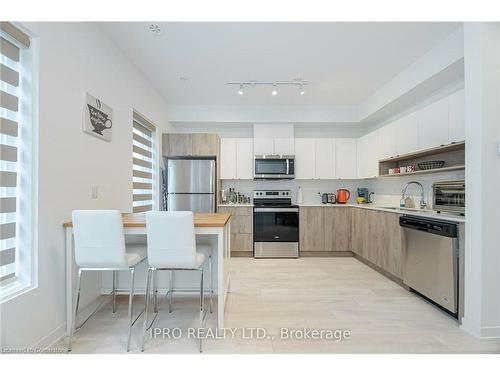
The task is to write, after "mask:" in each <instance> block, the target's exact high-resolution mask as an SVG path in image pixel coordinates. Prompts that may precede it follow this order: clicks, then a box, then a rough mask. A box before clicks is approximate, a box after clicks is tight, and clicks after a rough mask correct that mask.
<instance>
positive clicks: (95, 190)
mask: <svg viewBox="0 0 500 375" xmlns="http://www.w3.org/2000/svg"><path fill="white" fill-rule="evenodd" d="M98 197H99V187H98V186H97V185H92V186H91V187H90V199H97V198H98Z"/></svg>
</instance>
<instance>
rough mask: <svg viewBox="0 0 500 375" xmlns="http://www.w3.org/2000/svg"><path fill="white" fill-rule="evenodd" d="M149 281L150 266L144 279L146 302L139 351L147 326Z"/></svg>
mask: <svg viewBox="0 0 500 375" xmlns="http://www.w3.org/2000/svg"><path fill="white" fill-rule="evenodd" d="M150 281H151V268H148V278H147V281H146V302H145V303H144V324H143V326H142V343H141V352H143V351H144V343H145V341H146V332H147V327H148V307H149V284H150Z"/></svg>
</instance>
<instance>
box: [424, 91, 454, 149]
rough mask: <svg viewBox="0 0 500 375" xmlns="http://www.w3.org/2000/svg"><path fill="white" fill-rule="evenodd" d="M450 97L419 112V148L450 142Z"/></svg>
mask: <svg viewBox="0 0 500 375" xmlns="http://www.w3.org/2000/svg"><path fill="white" fill-rule="evenodd" d="M448 102H449V100H448V98H447V97H446V98H444V99H441V100H439V101H437V102H435V103H432V104H431V105H428V106H427V107H425V108H422V109H421V110H420V111H419V112H418V148H419V150H425V149H428V148H433V147H438V146H441V145H445V144H448V143H449V136H448V119H449V116H448V112H449V109H448Z"/></svg>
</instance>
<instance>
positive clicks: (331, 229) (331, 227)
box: [323, 207, 351, 251]
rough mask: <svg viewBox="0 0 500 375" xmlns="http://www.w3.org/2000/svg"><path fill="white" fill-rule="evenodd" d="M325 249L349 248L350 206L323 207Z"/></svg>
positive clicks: (345, 249) (341, 249) (347, 249)
mask: <svg viewBox="0 0 500 375" xmlns="http://www.w3.org/2000/svg"><path fill="white" fill-rule="evenodd" d="M323 209H324V233H325V251H350V250H351V208H350V207H325V208H323Z"/></svg>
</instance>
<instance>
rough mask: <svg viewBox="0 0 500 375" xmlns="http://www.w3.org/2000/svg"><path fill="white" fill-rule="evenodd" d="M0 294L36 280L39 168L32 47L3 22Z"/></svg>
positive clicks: (5, 295)
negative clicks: (36, 164)
mask: <svg viewBox="0 0 500 375" xmlns="http://www.w3.org/2000/svg"><path fill="white" fill-rule="evenodd" d="M0 26H1V27H0V298H1V301H2V302H3V301H6V300H7V299H10V298H12V297H13V296H15V295H17V294H18V293H19V292H21V291H24V290H27V288H30V287H32V286H34V285H35V281H36V277H35V272H36V267H34V262H35V255H36V252H35V240H34V237H35V228H36V226H35V220H36V218H35V208H36V204H35V203H36V201H35V200H36V186H35V177H36V168H35V158H34V157H33V155H34V154H35V152H34V151H35V146H36V142H35V136H36V132H35V131H34V123H35V121H34V113H35V111H34V110H33V108H34V107H33V103H34V100H33V93H34V92H35V90H34V81H33V66H34V64H33V48H32V47H31V48H30V44H31V41H30V38H29V37H28V36H27V35H26V34H25V33H24V32H23V31H21V30H20V29H19V28H17V27H16V26H14V25H13V24H11V23H9V22H1V23H0Z"/></svg>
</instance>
